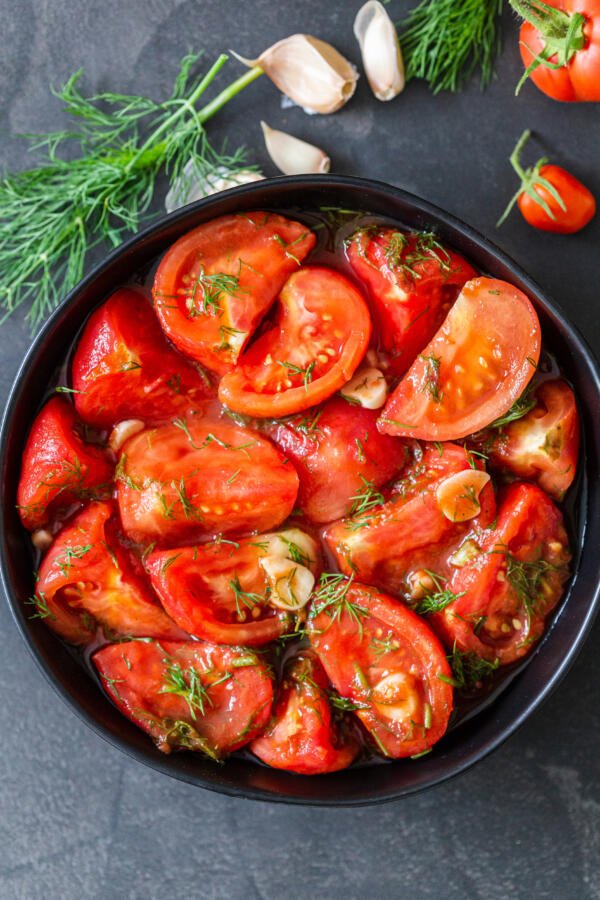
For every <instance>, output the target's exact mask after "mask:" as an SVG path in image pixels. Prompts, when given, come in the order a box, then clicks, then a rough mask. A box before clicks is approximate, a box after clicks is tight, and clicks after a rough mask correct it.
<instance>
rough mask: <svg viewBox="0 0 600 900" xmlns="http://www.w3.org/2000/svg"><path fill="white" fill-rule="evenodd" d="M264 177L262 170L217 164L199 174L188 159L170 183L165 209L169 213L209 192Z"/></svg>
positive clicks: (216, 191)
mask: <svg viewBox="0 0 600 900" xmlns="http://www.w3.org/2000/svg"><path fill="white" fill-rule="evenodd" d="M264 177H265V176H264V175H263V174H262V172H257V171H254V170H253V169H228V168H227V167H226V166H217V168H216V169H215V170H214V171H213V172H208V173H207V174H206V175H201V174H200V173H199V172H197V170H196V167H195V166H194V161H193V160H192V159H190V160H188V162H187V163H186V164H185V166H184V168H183V172H182V173H181V175H180V176H179V177H178V178H176V179H175V180H174V182H173V184H172V185H171V188H170V190H169V192H168V194H167V196H166V197H165V209H166V211H167V212H168V213H170V212H173V210H175V209H179V207H180V206H186V205H187V204H188V203H194V202H195V201H196V200H202V198H203V197H208V196H209V195H210V194H218V193H219V192H220V191H227V190H229V188H233V187H238V186H239V185H240V184H249V183H250V182H253V181H262V180H263V179H264Z"/></svg>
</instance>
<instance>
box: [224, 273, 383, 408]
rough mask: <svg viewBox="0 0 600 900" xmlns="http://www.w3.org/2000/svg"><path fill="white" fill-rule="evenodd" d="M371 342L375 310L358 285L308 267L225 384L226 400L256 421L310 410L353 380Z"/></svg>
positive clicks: (293, 280)
mask: <svg viewBox="0 0 600 900" xmlns="http://www.w3.org/2000/svg"><path fill="white" fill-rule="evenodd" d="M370 336H371V320H370V318H369V310H368V308H367V305H366V303H365V301H364V300H363V298H362V296H361V295H360V294H359V292H358V291H357V290H356V288H355V287H354V286H353V285H352V284H351V283H350V281H348V279H347V278H345V277H344V276H343V275H340V274H339V272H334V271H333V269H326V268H323V267H320V266H319V267H317V266H306V267H303V268H302V269H301V270H300V271H299V272H296V273H295V274H294V275H292V277H291V278H290V279H289V280H288V281H287V282H286V284H285V286H284V288H283V290H282V292H281V295H280V298H279V304H278V307H277V317H276V320H275V324H274V325H273V327H271V328H269V330H268V331H266V332H265V333H264V334H263V335H261V336H260V337H259V338H258V339H257V340H256V341H255V343H253V344H252V345H251V347H250V348H249V349H248V350H247V351H246V352H245V353H244V355H243V356H241V357H240V360H239V363H238V365H237V367H236V368H235V369H234V370H233V372H229V373H228V374H227V375H225V376H224V378H223V379H222V380H221V383H220V385H219V400H220V401H221V402H222V403H224V404H225V405H226V406H228V407H229V408H230V409H233V410H236V411H237V412H241V413H245V414H246V415H250V416H256V417H267V416H269V417H274V418H279V417H280V416H286V415H289V414H290V413H296V412H300V411H301V410H304V409H308V408H309V407H311V406H315V405H316V404H317V403H320V402H321V401H322V400H326V399H327V398H328V397H331V395H332V394H334V393H335V391H337V390H338V389H339V388H341V387H342V385H344V384H345V383H346V382H347V381H349V379H350V378H351V377H352V375H353V374H354V371H355V370H356V368H357V367H358V365H359V363H360V361H361V359H362V358H363V356H364V354H365V352H366V349H367V346H368V344H369V338H370Z"/></svg>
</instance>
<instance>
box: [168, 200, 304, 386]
mask: <svg viewBox="0 0 600 900" xmlns="http://www.w3.org/2000/svg"><path fill="white" fill-rule="evenodd" d="M314 245H315V236H314V234H312V232H311V231H310V230H309V229H308V228H307V227H306V226H305V225H302V224H300V222H293V221H291V220H290V219H285V218H283V216H277V215H275V214H274V213H268V212H250V213H240V214H236V215H231V216H223V217H221V218H219V219H213V220H212V221H211V222H206V224H204V225H200V227H199V228H195V229H194V230H193V231H190V232H189V233H188V234H186V235H184V236H183V237H182V238H180V239H179V240H178V241H176V242H175V244H173V246H172V247H170V248H169V250H167V252H166V253H165V255H164V256H163V258H162V260H161V262H160V265H159V267H158V269H157V272H156V276H155V278H154V286H153V288H152V294H153V296H154V305H155V308H156V313H157V315H158V318H159V320H160V323H161V325H162V327H163V329H164V331H165V334H166V335H167V337H168V338H170V340H171V341H173V343H174V344H175V346H176V347H178V348H179V349H180V350H182V351H183V352H184V353H185V354H186V355H187V356H190V357H191V358H192V359H196V360H198V361H199V362H201V363H202V364H203V365H205V366H206V367H207V368H208V369H211V370H212V371H214V372H218V373H220V374H222V373H224V372H228V371H229V370H230V369H231V368H232V366H234V365H235V363H236V361H237V359H238V356H239V355H240V353H241V352H242V350H243V349H244V347H245V346H246V344H247V343H248V341H249V339H250V336H251V335H252V334H253V332H254V331H255V329H256V327H257V325H258V324H259V322H260V320H261V319H262V317H263V315H264V314H265V312H266V311H267V309H268V308H269V306H270V305H271V303H272V302H273V300H274V299H275V297H276V296H277V294H278V293H279V291H280V290H281V288H282V287H283V285H284V283H285V281H286V279H287V277H288V276H289V275H291V274H292V272H295V271H296V269H297V268H298V267H299V266H300V264H301V262H302V261H303V260H304V259H305V258H306V256H307V255H308V254H309V253H310V251H311V250H312V248H313V247H314Z"/></svg>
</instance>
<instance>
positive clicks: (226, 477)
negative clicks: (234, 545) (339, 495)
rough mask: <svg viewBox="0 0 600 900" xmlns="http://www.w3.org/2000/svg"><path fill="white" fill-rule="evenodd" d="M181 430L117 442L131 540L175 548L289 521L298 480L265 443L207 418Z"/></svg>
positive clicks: (120, 491)
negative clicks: (120, 446) (219, 535)
mask: <svg viewBox="0 0 600 900" xmlns="http://www.w3.org/2000/svg"><path fill="white" fill-rule="evenodd" d="M185 427H186V429H187V431H188V434H186V433H185V431H184V430H183V429H182V428H180V427H177V426H176V425H175V424H173V423H169V424H166V425H161V426H159V427H157V428H154V429H150V430H146V431H141V432H139V433H138V434H136V435H134V436H133V437H131V438H130V439H129V440H128V441H126V443H125V444H124V445H123V448H122V452H121V457H120V461H119V464H118V467H117V501H118V505H119V511H120V515H121V521H122V523H123V528H124V530H125V532H126V534H127V535H128V537H129V538H130V539H131V540H132V541H134V542H135V543H138V544H147V543H150V542H152V541H155V542H157V544H158V546H160V547H176V546H179V545H181V544H193V543H196V542H198V541H199V540H201V539H206V538H207V537H210V536H211V535H216V534H244V533H246V534H247V533H248V532H254V531H268V530H269V529H270V528H275V527H277V526H278V525H280V524H281V522H283V521H284V520H285V519H286V518H287V517H288V516H289V514H290V513H291V511H292V509H293V507H294V503H295V500H296V496H297V493H298V476H297V474H296V472H295V470H294V467H293V466H292V464H291V463H289V462H287V461H286V460H285V459H284V458H283V456H282V455H281V454H280V452H279V451H278V450H277V449H276V448H275V447H274V446H273V445H272V444H271V443H270V441H267V439H266V438H263V437H261V436H260V435H259V434H257V433H256V432H254V431H250V430H249V429H247V428H242V427H241V426H239V425H236V424H234V423H233V422H231V421H229V420H226V419H224V418H223V419H220V418H218V417H216V416H214V415H212V413H210V414H206V415H203V414H202V413H200V412H197V413H196V414H195V415H189V416H188V417H187V419H186V420H185ZM211 435H212V437H211ZM236 473H237V474H236Z"/></svg>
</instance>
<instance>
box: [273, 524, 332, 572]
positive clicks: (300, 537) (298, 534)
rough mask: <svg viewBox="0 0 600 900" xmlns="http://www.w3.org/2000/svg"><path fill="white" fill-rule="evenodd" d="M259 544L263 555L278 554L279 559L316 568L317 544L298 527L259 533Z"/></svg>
mask: <svg viewBox="0 0 600 900" xmlns="http://www.w3.org/2000/svg"><path fill="white" fill-rule="evenodd" d="M259 544H260V546H261V549H262V548H263V547H264V555H265V556H279V557H281V559H287V560H291V561H292V562H296V563H301V565H303V566H306V567H307V568H309V569H311V570H312V569H316V565H317V560H318V559H319V556H320V552H319V545H318V544H317V542H316V541H315V539H314V538H313V537H311V536H310V535H309V534H306V532H305V531H301V530H300V529H299V528H286V529H285V530H284V531H274V532H271V533H269V534H261V536H260V541H259Z"/></svg>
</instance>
